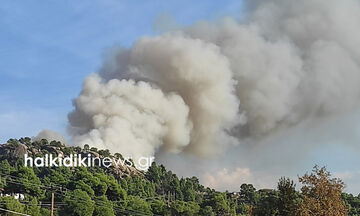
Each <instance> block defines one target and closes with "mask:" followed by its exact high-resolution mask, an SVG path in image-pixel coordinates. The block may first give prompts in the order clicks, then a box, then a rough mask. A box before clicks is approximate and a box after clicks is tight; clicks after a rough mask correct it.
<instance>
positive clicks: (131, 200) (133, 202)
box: [126, 196, 153, 215]
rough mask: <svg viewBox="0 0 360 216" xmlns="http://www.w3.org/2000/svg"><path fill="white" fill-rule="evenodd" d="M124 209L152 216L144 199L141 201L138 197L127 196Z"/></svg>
mask: <svg viewBox="0 0 360 216" xmlns="http://www.w3.org/2000/svg"><path fill="white" fill-rule="evenodd" d="M126 209H127V210H129V211H134V212H139V213H142V214H148V215H153V214H152V212H151V206H150V204H149V203H147V202H146V201H145V200H144V199H141V198H140V197H139V196H128V201H127V205H126Z"/></svg>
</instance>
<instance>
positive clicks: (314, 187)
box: [0, 138, 360, 216]
mask: <svg viewBox="0 0 360 216" xmlns="http://www.w3.org/2000/svg"><path fill="white" fill-rule="evenodd" d="M4 145H6V146H5V147H6V149H7V150H6V151H5V150H4V149H3V150H2V151H3V152H6V154H4V153H3V154H1V152H0V159H1V162H0V192H1V194H2V195H3V196H1V197H0V214H1V215H14V213H12V212H9V211H14V212H18V213H22V214H28V215H34V216H40V215H50V206H51V203H50V201H51V195H52V193H54V195H55V215H59V216H61V215H75V216H89V215H90V216H91V215H94V216H95V215H96V216H98V215H99V216H115V215H188V216H191V215H204V216H211V215H259V216H260V215H281V216H292V215H305V216H307V215H309V216H310V215H319V216H325V215H326V216H332V215H334V216H335V215H336V216H337V215H360V196H354V195H352V194H347V193H343V189H344V186H345V185H344V183H343V182H342V181H341V180H340V179H337V178H332V177H331V174H330V173H329V172H328V171H327V170H326V168H325V167H318V166H315V167H314V168H313V170H312V171H311V172H310V173H307V174H305V175H303V176H301V177H299V182H300V184H301V187H300V190H297V189H296V185H295V183H294V181H293V180H291V179H289V178H285V177H282V178H280V179H279V181H278V184H277V188H276V189H256V188H255V187H254V186H253V185H252V184H241V185H240V186H239V190H238V191H236V192H228V191H226V192H220V191H216V190H214V189H211V188H208V187H204V186H203V185H201V184H200V182H199V179H198V178H197V177H190V178H184V177H178V176H177V175H176V174H175V173H173V172H171V171H169V170H167V169H166V168H165V166H163V165H157V164H156V163H153V164H152V165H151V167H150V168H149V169H148V171H147V172H139V173H138V174H136V175H127V176H120V175H117V174H116V173H115V172H114V171H113V170H112V169H107V168H101V167H77V168H69V167H55V168H48V167H44V168H37V167H24V164H23V158H21V157H18V156H16V155H15V156H14V154H9V152H14V151H16V149H18V147H19V146H21V145H24V146H26V147H27V148H29V149H31V151H32V152H33V153H34V156H41V155H44V154H47V153H49V148H47V147H49V146H50V147H55V148H56V149H58V150H59V151H61V152H63V153H64V154H65V155H66V154H70V153H77V154H81V153H84V152H88V151H92V152H96V153H97V154H99V155H100V156H103V157H105V156H106V157H108V156H110V157H122V156H121V154H119V153H117V154H114V155H112V154H110V152H109V151H108V150H98V149H96V148H90V147H89V146H85V147H84V148H80V147H68V146H65V145H63V144H62V143H60V142H56V141H52V142H48V141H47V140H41V141H34V142H33V141H32V140H31V139H30V138H21V139H19V140H16V139H11V140H9V141H8V142H7V144H4ZM90 149H91V150H90ZM50 153H51V152H50ZM239 184H240V183H239ZM15 194H22V195H24V199H15V198H14V196H13V195H15ZM5 195H8V196H5ZM1 209H6V210H9V211H3V210H1Z"/></svg>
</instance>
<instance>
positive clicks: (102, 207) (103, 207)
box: [94, 196, 115, 216]
mask: <svg viewBox="0 0 360 216" xmlns="http://www.w3.org/2000/svg"><path fill="white" fill-rule="evenodd" d="M95 215H96V216H114V215H115V213H114V210H113V204H112V202H111V201H109V200H108V199H107V197H106V196H100V197H96V198H95V210H94V216H95Z"/></svg>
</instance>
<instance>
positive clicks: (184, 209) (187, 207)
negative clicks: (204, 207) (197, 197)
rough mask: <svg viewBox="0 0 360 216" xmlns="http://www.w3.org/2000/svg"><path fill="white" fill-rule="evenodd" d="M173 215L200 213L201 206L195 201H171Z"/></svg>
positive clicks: (188, 215)
mask: <svg viewBox="0 0 360 216" xmlns="http://www.w3.org/2000/svg"><path fill="white" fill-rule="evenodd" d="M170 207H171V215H186V216H192V215H198V212H199V211H200V206H199V205H198V204H197V203H195V202H184V201H179V200H176V201H174V202H172V203H171V206H170Z"/></svg>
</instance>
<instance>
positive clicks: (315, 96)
mask: <svg viewBox="0 0 360 216" xmlns="http://www.w3.org/2000/svg"><path fill="white" fill-rule="evenodd" d="M247 4H248V6H249V10H248V11H247V12H248V16H247V17H246V18H245V19H244V20H242V21H237V20H234V19H232V18H225V19H223V20H221V21H219V22H215V23H211V22H200V23H197V24H194V25H193V26H189V27H185V28H182V29H180V30H178V31H174V32H168V33H165V34H164V35H160V36H156V37H144V38H140V39H139V40H137V41H136V42H135V43H134V45H133V46H132V47H130V48H129V49H115V51H113V52H112V55H111V56H110V57H109V58H108V59H107V60H106V61H105V63H104V65H103V68H102V70H101V71H100V72H99V73H98V74H95V75H91V76H89V77H88V78H87V79H86V80H85V82H84V86H83V90H82V92H81V93H80V95H79V97H78V98H77V99H76V100H75V101H74V106H75V110H74V111H73V112H72V113H70V114H69V121H70V129H71V132H72V135H73V138H74V142H75V143H76V144H80V145H81V144H84V143H88V144H90V145H93V146H98V147H102V148H108V149H110V150H112V151H117V152H122V153H123V154H126V155H132V156H134V157H139V156H146V155H153V154H154V153H156V152H157V151H162V150H166V151H171V152H188V153H193V154H195V155H200V156H206V155H212V154H214V153H216V152H219V151H220V150H221V149H224V147H226V145H228V144H236V143H240V142H241V140H242V139H244V138H249V137H250V138H258V137H264V136H269V135H271V134H272V133H273V132H275V131H281V130H282V129H283V128H288V127H289V126H292V125H296V124H298V123H301V122H303V121H304V120H306V119H309V118H312V117H316V118H319V117H321V118H322V117H327V116H333V115H337V114H342V113H344V112H348V111H351V110H353V109H355V108H356V107H357V106H358V103H359V97H360V85H359V84H360V37H359V35H360V2H359V1H358V0H342V1H338V0H302V1H295V0H293V1H289V0H270V1H251V2H250V1H249V2H248V3H247Z"/></svg>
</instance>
